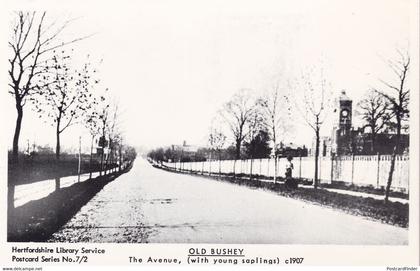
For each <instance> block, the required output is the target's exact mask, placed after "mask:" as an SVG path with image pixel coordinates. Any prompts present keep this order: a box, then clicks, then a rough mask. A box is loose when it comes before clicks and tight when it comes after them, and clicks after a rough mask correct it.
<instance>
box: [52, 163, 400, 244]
mask: <svg viewBox="0 0 420 271" xmlns="http://www.w3.org/2000/svg"><path fill="white" fill-rule="evenodd" d="M49 241H50V242H129V243H227V244H231V243H237V244H244V243H249V244H253V243H259V244H336V245H338V244H346V245H407V244H408V230H407V229H405V228H400V227H397V226H392V225H388V224H383V223H381V222H377V221H373V220H370V219H368V218H365V217H359V216H354V215H350V214H346V213H344V212H341V211H339V210H334V209H331V208H327V207H322V206H319V205H314V204H311V203H307V202H303V201H299V200H296V199H291V198H286V197H282V196H279V195H277V194H275V193H273V192H268V191H262V190H258V189H251V188H249V187H243V186H238V185H234V184H230V183H226V182H219V181H216V180H210V179H207V178H202V177H199V176H191V175H185V174H177V173H172V172H168V171H164V170H160V169H157V168H154V167H152V166H151V165H150V164H149V163H148V162H147V161H146V160H143V159H141V158H138V159H137V160H136V161H135V164H134V166H133V168H132V169H131V171H130V172H128V173H127V174H124V175H121V176H120V177H119V178H117V179H116V180H115V181H113V182H111V183H109V184H107V185H106V186H105V187H104V188H103V189H102V190H101V191H100V192H99V193H98V194H97V195H96V196H95V197H94V198H93V199H92V200H91V201H90V202H88V203H87V204H86V205H85V206H84V207H82V208H81V210H80V211H79V212H78V213H77V214H76V215H75V216H74V217H73V218H72V219H71V220H70V221H69V222H68V223H67V224H65V225H64V226H63V227H62V228H61V229H60V230H59V231H58V232H56V233H54V234H53V236H52V238H51V239H50V240H49Z"/></svg>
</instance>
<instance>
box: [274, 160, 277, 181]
mask: <svg viewBox="0 0 420 271" xmlns="http://www.w3.org/2000/svg"><path fill="white" fill-rule="evenodd" d="M273 179H274V183H277V154H274V178H273Z"/></svg>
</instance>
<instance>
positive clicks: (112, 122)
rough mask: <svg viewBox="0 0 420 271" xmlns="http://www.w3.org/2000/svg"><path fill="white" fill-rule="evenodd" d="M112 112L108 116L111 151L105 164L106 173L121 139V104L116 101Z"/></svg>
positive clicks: (107, 127) (107, 126) (111, 108)
mask: <svg viewBox="0 0 420 271" xmlns="http://www.w3.org/2000/svg"><path fill="white" fill-rule="evenodd" d="M110 110H111V112H109V113H110V114H111V115H110V118H108V124H107V125H106V129H107V132H106V133H107V136H108V146H109V152H108V156H107V159H106V164H105V174H106V170H107V168H108V167H109V166H110V164H112V162H113V159H114V157H115V153H114V151H115V150H116V149H117V142H118V140H119V136H120V133H119V123H118V121H119V119H118V117H119V105H118V103H117V102H114V104H113V106H112V107H110Z"/></svg>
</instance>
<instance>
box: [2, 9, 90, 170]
mask: <svg viewBox="0 0 420 271" xmlns="http://www.w3.org/2000/svg"><path fill="white" fill-rule="evenodd" d="M45 18H46V13H45V12H43V13H41V14H40V15H39V16H38V14H37V13H36V12H32V13H30V12H22V11H20V12H17V13H16V19H15V23H14V25H13V30H12V35H11V38H10V41H9V43H8V44H9V47H10V48H11V49H12V54H11V57H10V58H9V63H10V68H9V76H10V83H9V86H10V87H11V88H12V90H11V91H9V93H10V94H12V95H13V96H14V98H15V106H16V111H17V119H16V125H15V131H14V135H13V150H12V161H13V162H14V163H16V162H17V161H18V150H19V137H20V131H21V126H22V119H23V108H24V106H25V104H26V102H27V98H28V97H30V96H32V95H33V94H35V93H37V92H38V91H39V90H40V89H42V88H44V87H45V86H47V85H48V83H47V82H45V80H44V79H43V76H44V75H45V74H46V73H48V70H47V69H46V67H45V64H46V62H47V61H49V60H50V57H51V54H50V53H51V52H52V51H53V50H56V49H58V48H60V47H63V46H65V45H68V44H71V43H74V42H76V41H79V40H82V39H84V38H86V37H83V38H77V39H74V40H71V41H68V42H59V41H58V38H59V36H60V34H61V33H62V32H63V30H64V29H65V28H66V27H67V26H68V24H69V23H70V22H71V20H68V21H66V22H64V23H63V24H62V25H60V26H58V25H56V23H51V24H46V22H45V21H46V20H45Z"/></svg>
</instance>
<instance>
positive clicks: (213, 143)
mask: <svg viewBox="0 0 420 271" xmlns="http://www.w3.org/2000/svg"><path fill="white" fill-rule="evenodd" d="M225 144H226V136H225V135H224V134H223V132H222V130H221V129H220V128H217V127H215V126H213V127H212V128H211V129H210V134H209V145H210V150H211V151H212V152H213V151H215V152H216V153H217V159H218V161H219V176H220V175H221V160H222V157H221V154H222V150H223V147H224V145H225Z"/></svg>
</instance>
